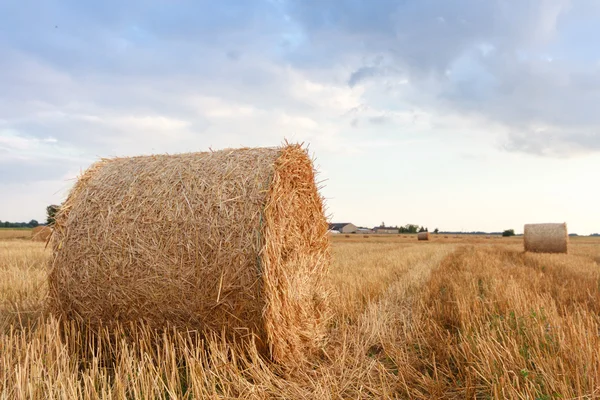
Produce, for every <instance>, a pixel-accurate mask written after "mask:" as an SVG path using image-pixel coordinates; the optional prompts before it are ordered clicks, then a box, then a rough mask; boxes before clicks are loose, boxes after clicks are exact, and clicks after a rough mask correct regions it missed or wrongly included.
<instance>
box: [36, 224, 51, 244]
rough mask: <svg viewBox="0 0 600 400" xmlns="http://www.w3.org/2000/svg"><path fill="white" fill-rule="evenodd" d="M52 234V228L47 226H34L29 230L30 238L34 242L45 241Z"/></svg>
mask: <svg viewBox="0 0 600 400" xmlns="http://www.w3.org/2000/svg"><path fill="white" fill-rule="evenodd" d="M51 236H52V228H50V227H49V226H45V225H44V226H36V227H35V228H33V229H32V230H31V240H33V241H34V242H47V241H48V239H50V237H51Z"/></svg>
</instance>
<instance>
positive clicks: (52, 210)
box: [46, 204, 60, 225]
mask: <svg viewBox="0 0 600 400" xmlns="http://www.w3.org/2000/svg"><path fill="white" fill-rule="evenodd" d="M59 209H60V206H57V205H56V204H52V205H49V206H48V207H46V215H47V217H46V224H47V225H54V222H56V221H55V217H56V213H57V212H58V210H59Z"/></svg>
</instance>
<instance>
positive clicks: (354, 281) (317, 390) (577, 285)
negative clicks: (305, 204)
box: [0, 231, 600, 399]
mask: <svg viewBox="0 0 600 400" xmlns="http://www.w3.org/2000/svg"><path fill="white" fill-rule="evenodd" d="M0 234H2V232H1V231H0ZM404 236H406V237H404ZM432 237H433V239H432V240H431V241H428V242H418V241H417V240H416V236H414V235H400V236H398V235H394V236H375V235H373V236H370V237H369V238H363V237H362V235H350V237H348V238H347V237H345V235H336V236H333V237H332V238H331V239H332V242H333V243H332V247H333V265H332V267H331V271H330V275H329V279H330V284H331V287H332V301H331V306H332V309H333V318H332V319H331V321H330V326H329V330H330V332H329V343H328V344H327V345H326V346H325V348H323V351H322V354H321V355H320V357H318V358H316V359H313V360H312V361H311V363H310V364H307V365H303V366H301V367H298V368H296V369H284V368H282V367H280V366H277V365H275V364H273V363H271V362H269V361H268V360H265V359H262V358H261V357H260V356H258V355H257V352H256V351H255V349H252V348H250V347H247V346H246V347H242V346H236V345H232V344H227V343H224V342H223V341H221V340H220V339H219V338H218V337H211V338H204V339H203V338H200V337H198V336H197V335H196V334H195V333H193V332H186V333H183V332H171V331H168V332H151V331H149V330H147V329H143V328H139V329H138V331H137V336H135V337H130V336H124V335H120V334H119V332H103V334H101V335H99V336H93V335H87V334H86V332H85V331H83V330H80V329H77V327H75V326H64V325H61V324H60V323H59V322H57V321H55V320H53V319H52V317H51V316H49V315H46V313H45V312H44V299H45V296H46V282H45V277H46V261H47V260H48V258H49V256H50V253H49V250H46V249H45V248H44V243H36V242H31V241H29V240H24V239H23V238H15V237H14V236H11V235H8V234H4V236H0V399H13V398H14V399H63V398H90V399H110V398H114V399H126V398H129V399H132V398H140V399H142V398H143V399H149V398H159V399H203V398H223V399H230V398H244V399H246V398H247V399H267V398H276V399H304V398H306V399H342V398H343V399H346V398H353V399H354V398H372V399H381V398H384V399H385V398H389V399H394V398H399V399H404V398H406V399H408V398H415V399H432V398H433V399H435V398H440V399H442V398H456V399H464V398H469V399H470V398H477V399H493V398H510V399H586V398H589V399H592V398H598V397H600V357H597V355H598V354H600V265H599V264H600V239H598V238H575V239H573V238H572V239H571V245H570V249H569V254H568V255H565V254H557V255H548V254H529V253H524V252H523V249H522V248H523V243H522V238H518V237H517V238H510V239H507V238H501V239H496V238H491V239H487V238H486V237H463V236H459V237H453V236H448V238H444V237H443V236H441V235H439V236H436V235H432Z"/></svg>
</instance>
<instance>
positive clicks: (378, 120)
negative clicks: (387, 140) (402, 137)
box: [368, 115, 391, 125]
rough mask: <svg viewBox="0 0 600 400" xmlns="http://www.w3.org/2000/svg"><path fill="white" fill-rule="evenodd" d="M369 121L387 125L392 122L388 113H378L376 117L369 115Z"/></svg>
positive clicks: (374, 123)
mask: <svg viewBox="0 0 600 400" xmlns="http://www.w3.org/2000/svg"><path fill="white" fill-rule="evenodd" d="M368 121H369V122H370V123H371V124H373V125H385V124H387V123H389V122H391V118H390V117H389V116H387V115H377V116H375V117H369V118H368Z"/></svg>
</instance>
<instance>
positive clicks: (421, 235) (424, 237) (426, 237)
mask: <svg viewBox="0 0 600 400" xmlns="http://www.w3.org/2000/svg"><path fill="white" fill-rule="evenodd" d="M417 240H429V232H419V233H418V235H417Z"/></svg>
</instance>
